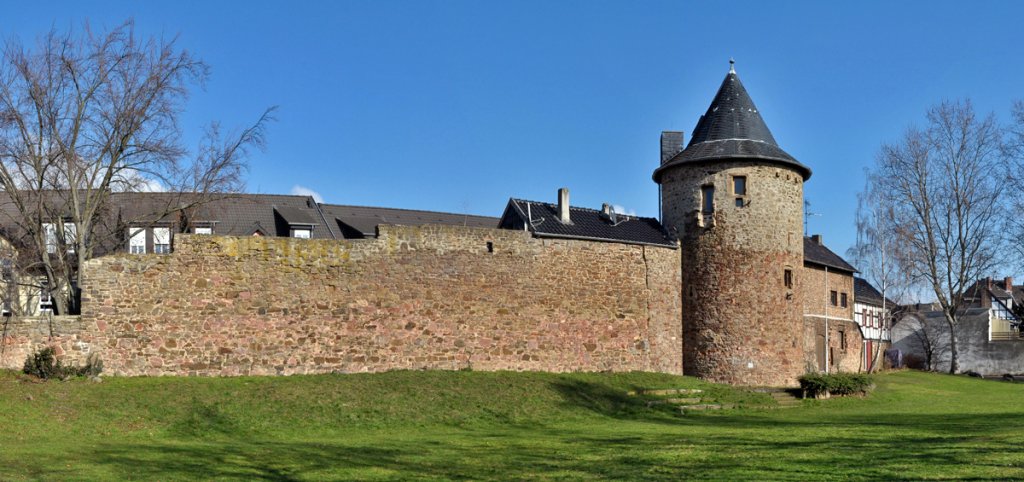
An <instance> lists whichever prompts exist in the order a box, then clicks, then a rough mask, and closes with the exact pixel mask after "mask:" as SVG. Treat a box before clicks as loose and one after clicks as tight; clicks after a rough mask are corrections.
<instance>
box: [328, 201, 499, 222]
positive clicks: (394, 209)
mask: <svg viewBox="0 0 1024 482" xmlns="http://www.w3.org/2000/svg"><path fill="white" fill-rule="evenodd" d="M317 204H319V205H321V206H328V207H339V208H366V209H390V210H392V211H409V212H417V213H435V214H452V215H455V216H473V217H478V218H494V219H498V218H499V217H498V216H487V215H485V214H466V213H453V212H450V211H433V210H429V209H409V208H389V207H384V206H361V205H356V204H330V203H317Z"/></svg>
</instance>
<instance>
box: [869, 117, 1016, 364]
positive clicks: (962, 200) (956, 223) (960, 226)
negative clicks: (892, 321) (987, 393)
mask: <svg viewBox="0 0 1024 482" xmlns="http://www.w3.org/2000/svg"><path fill="white" fill-rule="evenodd" d="M1006 168H1007V167H1006V164H1005V151H1004V149H1003V146H1002V131H1001V128H1000V126H999V125H998V124H997V122H996V120H995V117H994V116H993V115H988V116H985V117H981V118H979V117H978V116H977V115H976V114H975V112H974V109H973V107H972V106H971V103H970V102H969V101H963V102H943V103H941V104H939V105H937V106H934V107H932V108H931V109H929V110H928V113H927V125H926V127H925V128H924V129H918V128H914V127H911V128H909V129H907V131H906V132H905V133H904V135H903V137H902V138H901V139H900V140H899V141H898V142H896V143H892V144H885V145H883V146H882V149H881V151H880V153H879V155H878V157H877V162H876V165H875V168H874V170H873V171H872V173H871V178H872V180H873V181H874V182H876V183H878V186H879V189H880V190H883V191H885V192H887V193H888V195H890V196H892V202H891V203H890V206H891V208H892V211H891V219H892V222H893V224H894V226H895V229H894V232H893V234H894V236H896V237H897V238H898V243H899V245H900V246H901V254H900V256H897V258H896V259H897V260H898V262H899V267H900V269H902V270H903V272H904V273H905V274H906V275H907V276H908V277H909V279H910V280H911V281H912V282H914V283H916V284H918V285H919V286H922V287H924V288H925V289H927V290H928V291H929V292H930V293H932V294H934V296H935V298H936V302H937V303H938V305H939V306H940V307H941V310H942V312H943V314H944V317H945V320H946V323H947V325H948V327H949V342H950V343H949V344H950V356H951V360H950V372H951V373H957V372H958V371H959V370H960V364H959V359H958V352H957V334H956V333H957V329H956V328H957V326H958V324H959V318H960V316H961V315H962V313H963V309H964V291H965V290H966V289H967V288H968V287H969V286H970V285H971V284H972V283H973V282H974V281H975V280H977V279H979V278H981V277H982V276H983V275H984V274H986V273H989V272H991V270H992V268H994V267H995V265H996V262H997V258H996V253H997V250H998V249H999V244H1000V241H1001V236H1000V233H1001V226H1000V224H1001V223H1002V222H1003V216H1002V214H1003V212H1004V211H1003V203H1000V202H999V201H1000V194H1001V193H1002V191H1003V189H1004V187H1005V185H1006Z"/></svg>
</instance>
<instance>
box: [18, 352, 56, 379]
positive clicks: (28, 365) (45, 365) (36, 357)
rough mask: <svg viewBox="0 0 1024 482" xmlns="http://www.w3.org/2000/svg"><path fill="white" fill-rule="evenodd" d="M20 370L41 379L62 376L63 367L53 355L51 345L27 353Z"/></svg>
mask: <svg viewBox="0 0 1024 482" xmlns="http://www.w3.org/2000/svg"><path fill="white" fill-rule="evenodd" d="M21 371H23V372H25V373H26V374H28V375H32V376H35V377H38V378H42V379H47V378H54V377H62V376H64V367H63V366H61V363H60V360H58V359H57V357H56V356H54V352H53V348H52V347H45V348H42V349H41V350H39V351H37V352H35V353H32V354H29V356H28V357H27V358H25V366H24V367H23V368H22V370H21Z"/></svg>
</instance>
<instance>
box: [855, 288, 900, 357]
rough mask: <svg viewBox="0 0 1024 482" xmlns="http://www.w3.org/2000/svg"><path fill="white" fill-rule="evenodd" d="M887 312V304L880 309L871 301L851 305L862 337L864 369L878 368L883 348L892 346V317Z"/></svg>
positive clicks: (888, 311)
mask: <svg viewBox="0 0 1024 482" xmlns="http://www.w3.org/2000/svg"><path fill="white" fill-rule="evenodd" d="M889 313H890V307H889V306H886V308H885V309H882V307H881V306H876V305H874V304H871V303H860V302H858V303H854V305H853V319H854V321H855V322H857V326H858V327H859V328H860V332H861V335H862V336H863V338H864V347H863V352H864V357H863V358H864V361H863V363H862V368H863V369H864V370H871V369H872V367H874V368H875V369H877V368H880V365H879V364H880V363H882V362H883V361H884V355H885V350H887V349H888V348H889V347H890V346H892V336H891V332H892V326H891V324H892V319H890V317H889Z"/></svg>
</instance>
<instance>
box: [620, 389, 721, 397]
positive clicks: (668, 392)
mask: <svg viewBox="0 0 1024 482" xmlns="http://www.w3.org/2000/svg"><path fill="white" fill-rule="evenodd" d="M700 393H704V390H701V389H698V388H659V389H644V390H632V391H628V392H626V395H629V396H631V397H635V396H637V395H653V396H666V395H696V394H700Z"/></svg>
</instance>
